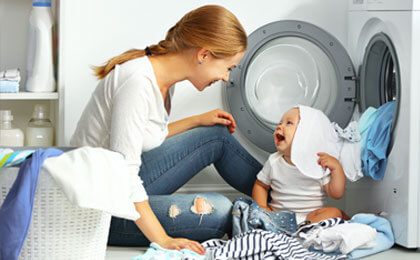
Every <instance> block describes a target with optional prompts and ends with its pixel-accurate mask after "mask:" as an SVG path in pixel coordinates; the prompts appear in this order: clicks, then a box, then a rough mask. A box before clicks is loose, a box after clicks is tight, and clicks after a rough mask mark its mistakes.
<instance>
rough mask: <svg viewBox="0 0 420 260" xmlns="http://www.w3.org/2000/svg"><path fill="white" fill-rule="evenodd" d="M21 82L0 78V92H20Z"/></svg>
mask: <svg viewBox="0 0 420 260" xmlns="http://www.w3.org/2000/svg"><path fill="white" fill-rule="evenodd" d="M18 92H19V82H17V81H15V80H0V93H18Z"/></svg>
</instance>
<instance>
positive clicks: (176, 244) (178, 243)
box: [159, 236, 206, 255]
mask: <svg viewBox="0 0 420 260" xmlns="http://www.w3.org/2000/svg"><path fill="white" fill-rule="evenodd" d="M159 245H160V246H161V247H163V248H166V249H173V250H181V249H183V248H186V249H189V250H191V251H194V252H196V253H197V254H200V255H203V254H204V253H205V252H206V250H205V249H204V248H203V247H202V246H201V245H200V243H198V242H196V241H192V240H188V239H185V238H172V237H169V236H168V237H167V238H166V239H165V240H163V241H161V242H160V243H159Z"/></svg>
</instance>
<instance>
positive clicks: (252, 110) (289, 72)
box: [226, 20, 356, 152]
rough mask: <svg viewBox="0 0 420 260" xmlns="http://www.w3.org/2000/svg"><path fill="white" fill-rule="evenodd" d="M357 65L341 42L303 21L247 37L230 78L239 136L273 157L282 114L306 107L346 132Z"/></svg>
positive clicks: (229, 94) (230, 101)
mask: <svg viewBox="0 0 420 260" xmlns="http://www.w3.org/2000/svg"><path fill="white" fill-rule="evenodd" d="M354 78H355V73H354V69H353V64H352V63H351V60H350V58H349V56H348V54H347V52H346V50H345V49H344V47H343V46H342V45H341V44H340V42H339V41H338V40H337V39H336V38H335V37H333V36H332V35H330V34H329V33H328V32H326V31H324V30H323V29H321V28H319V27H317V26H315V25H312V24H309V23H306V22H302V21H291V20H287V21H279V22H274V23H270V24H267V25H265V26H262V27H261V28H259V29H257V30H256V31H254V32H253V33H252V34H251V35H250V36H249V37H248V50H247V51H246V52H245V55H244V57H243V58H242V60H241V61H240V63H239V64H238V66H237V68H235V69H233V70H232V71H231V73H230V78H229V82H228V83H227V86H226V95H227V102H228V105H229V107H230V111H231V112H232V114H233V116H234V117H235V119H236V122H237V125H238V128H239V130H240V132H241V133H243V134H245V136H246V137H247V138H248V139H249V140H250V141H251V142H253V143H254V144H255V145H257V146H258V147H259V148H261V149H263V150H265V151H268V152H274V151H275V147H274V143H273V137H272V134H273V132H274V130H275V128H276V126H277V124H278V123H279V121H280V119H281V117H282V115H283V113H284V112H286V111H287V110H289V109H290V108H292V107H293V106H296V105H299V104H302V105H307V106H311V107H314V108H317V109H320V110H322V111H323V112H324V113H325V114H326V115H327V116H328V117H329V118H330V120H331V121H333V122H337V123H338V124H339V125H340V126H342V127H345V126H346V125H347V123H348V122H349V120H350V118H351V116H352V113H353V110H354V106H355V97H356V86H355V81H354Z"/></svg>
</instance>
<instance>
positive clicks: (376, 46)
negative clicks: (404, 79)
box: [357, 32, 401, 153]
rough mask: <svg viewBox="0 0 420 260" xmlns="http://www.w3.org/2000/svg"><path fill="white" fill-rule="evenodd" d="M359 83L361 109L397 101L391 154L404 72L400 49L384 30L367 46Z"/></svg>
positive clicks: (392, 129) (390, 145)
mask: <svg viewBox="0 0 420 260" xmlns="http://www.w3.org/2000/svg"><path fill="white" fill-rule="evenodd" d="M359 75H360V78H359V86H358V89H359V91H357V92H358V93H359V95H360V97H358V99H359V100H360V102H359V110H360V111H361V112H364V111H365V110H366V109H367V108H368V107H375V108H378V107H380V106H381V105H383V104H385V103H387V102H390V101H395V102H396V103H395V111H394V118H393V120H392V126H391V141H390V144H389V146H388V153H389V152H390V150H391V148H392V146H393V144H394V129H395V126H396V125H397V121H398V114H399V109H400V96H401V75H400V68H399V62H398V56H397V52H396V50H395V47H394V45H393V43H392V41H391V39H390V38H389V37H388V36H387V35H386V34H385V33H383V32H381V33H377V34H375V35H374V36H373V37H372V38H371V39H370V40H369V43H368V44H367V46H366V49H365V53H364V57H363V62H362V65H361V66H360V68H359Z"/></svg>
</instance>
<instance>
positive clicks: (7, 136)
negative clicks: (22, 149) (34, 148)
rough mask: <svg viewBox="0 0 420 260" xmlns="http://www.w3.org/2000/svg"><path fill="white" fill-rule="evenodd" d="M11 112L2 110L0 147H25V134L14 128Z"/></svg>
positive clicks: (0, 112) (0, 116)
mask: <svg viewBox="0 0 420 260" xmlns="http://www.w3.org/2000/svg"><path fill="white" fill-rule="evenodd" d="M12 120H13V116H12V113H11V111H10V110H0V146H23V139H24V136H23V132H22V130H20V129H19V128H13V126H12Z"/></svg>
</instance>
